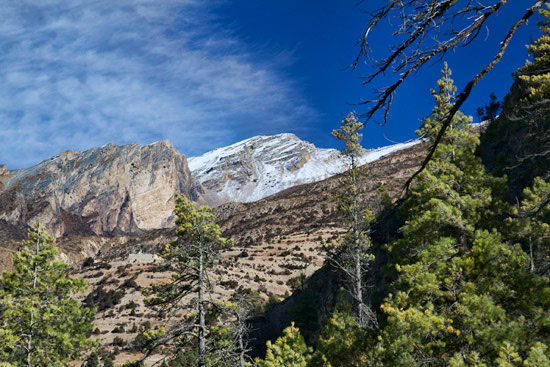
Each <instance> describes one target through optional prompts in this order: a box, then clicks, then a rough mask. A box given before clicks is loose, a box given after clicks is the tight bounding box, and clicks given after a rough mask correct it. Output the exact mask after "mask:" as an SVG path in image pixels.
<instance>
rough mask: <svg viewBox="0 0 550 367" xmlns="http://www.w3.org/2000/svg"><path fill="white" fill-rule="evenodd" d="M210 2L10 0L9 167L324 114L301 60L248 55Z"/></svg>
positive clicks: (192, 147)
mask: <svg viewBox="0 0 550 367" xmlns="http://www.w3.org/2000/svg"><path fill="white" fill-rule="evenodd" d="M204 3H210V4H213V3H214V2H199V1H195V0H181V1H175V0H163V1H158V0H117V1H111V0H82V1H76V0H52V1H49V0H35V1H10V2H5V3H3V4H2V7H0V163H5V164H8V166H10V167H12V168H14V167H25V166H29V165H32V164H34V163H37V162H38V161H39V160H41V159H45V158H47V157H49V156H51V155H53V154H56V153H58V152H60V151H62V150H65V149H75V150H82V149H87V148H90V147H93V146H100V145H103V144H105V143H107V142H110V141H114V142H117V143H119V144H125V143H131V142H136V141H137V142H140V143H143V144H146V143H150V142H153V141H156V140H159V139H165V138H168V139H170V140H171V141H172V143H173V144H174V145H175V146H176V147H177V148H178V149H179V150H180V151H181V152H183V153H185V154H187V155H195V154H199V153H202V152H203V151H205V150H208V149H213V148H216V147H219V146H222V145H224V144H229V143H232V142H234V141H235V140H237V139H240V138H244V137H248V136H250V135H254V134H259V133H274V132H279V131H286V130H289V129H290V128H291V127H295V126H299V125H301V124H303V123H304V121H307V120H309V121H313V120H314V119H315V114H316V112H315V111H314V110H313V109H312V108H311V107H309V105H308V103H307V101H306V100H305V98H304V97H303V96H302V93H301V91H300V90H299V86H298V84H297V82H295V81H292V80H290V78H289V77H288V75H286V74H285V72H284V67H285V66H288V63H289V62H291V61H290V60H291V57H289V56H288V55H285V54H270V52H265V50H263V51H264V52H261V55H257V54H255V53H253V52H252V51H249V45H246V44H245V43H243V42H242V41H241V40H239V39H238V37H236V36H235V35H234V34H233V33H232V32H231V31H230V30H227V29H225V27H224V26H223V24H222V23H220V22H219V19H217V18H216V16H214V15H213V13H212V12H211V11H210V10H211V9H208V7H207V6H205V5H204ZM210 6H212V5H210ZM294 130H295V129H294Z"/></svg>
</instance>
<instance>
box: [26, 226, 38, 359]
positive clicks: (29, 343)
mask: <svg viewBox="0 0 550 367" xmlns="http://www.w3.org/2000/svg"><path fill="white" fill-rule="evenodd" d="M38 234H39V236H38V240H37V241H36V250H35V252H36V259H38V254H39V252H40V229H38ZM36 259H35V262H34V266H33V274H32V290H33V295H34V292H35V290H36V285H37V283H38V265H37V263H36V261H37V260H36ZM33 333H34V304H33V305H32V306H31V320H30V324H29V335H28V336H27V367H32V337H33Z"/></svg>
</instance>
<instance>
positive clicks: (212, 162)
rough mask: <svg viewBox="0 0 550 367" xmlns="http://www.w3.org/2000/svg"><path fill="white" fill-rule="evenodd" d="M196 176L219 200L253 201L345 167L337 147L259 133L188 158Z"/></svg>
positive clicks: (371, 153) (374, 155)
mask: <svg viewBox="0 0 550 367" xmlns="http://www.w3.org/2000/svg"><path fill="white" fill-rule="evenodd" d="M419 142H420V141H419V140H413V141H409V142H405V143H400V144H394V145H390V146H386V147H382V148H378V149H372V150H367V151H366V152H365V154H363V155H362V156H361V157H360V158H359V162H360V164H365V163H369V162H373V161H375V160H378V159H380V158H382V157H384V156H386V155H388V154H390V153H393V152H396V151H399V150H402V149H406V148H408V147H411V146H413V145H415V144H418V143H419ZM188 162H189V169H190V170H191V175H192V177H194V178H195V179H196V180H197V181H198V182H200V183H201V184H202V185H203V187H204V188H206V189H207V190H209V191H210V192H211V193H213V194H215V195H216V196H217V197H218V199H219V201H220V202H227V201H237V202H252V201H257V200H260V199H263V198H265V197H267V196H270V195H273V194H275V193H277V192H279V191H282V190H284V189H287V188H289V187H292V186H295V185H299V184H304V183H310V182H315V181H320V180H323V179H325V178H327V177H330V176H334V175H336V174H339V173H342V172H344V171H345V170H346V169H347V168H348V165H347V162H346V159H345V157H342V156H341V155H340V153H339V152H338V151H337V150H336V149H323V148H317V147H316V146H315V145H313V144H311V143H308V142H306V141H303V140H301V139H299V138H298V137H297V136H296V135H294V134H288V133H287V134H279V135H273V136H256V137H253V138H250V139H246V140H243V141H240V142H238V143H235V144H232V145H230V146H227V147H225V148H219V149H215V150H213V151H210V152H207V153H205V154H203V155H201V156H200V157H192V158H189V159H188Z"/></svg>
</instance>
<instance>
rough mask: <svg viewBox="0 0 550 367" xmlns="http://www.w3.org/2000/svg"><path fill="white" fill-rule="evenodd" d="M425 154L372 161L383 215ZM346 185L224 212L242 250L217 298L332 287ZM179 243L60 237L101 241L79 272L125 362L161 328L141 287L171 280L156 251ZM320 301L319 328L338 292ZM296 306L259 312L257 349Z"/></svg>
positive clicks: (146, 236)
mask: <svg viewBox="0 0 550 367" xmlns="http://www.w3.org/2000/svg"><path fill="white" fill-rule="evenodd" d="M424 154H425V145H424V144H417V145H413V146H412V147H409V148H407V149H403V150H401V151H398V152H394V153H392V154H390V155H388V156H386V157H384V158H382V159H380V160H378V161H375V162H373V163H371V164H370V165H369V169H368V171H367V172H366V175H365V176H364V178H365V185H364V193H365V195H366V198H367V202H368V205H369V207H370V208H371V209H373V210H374V211H375V212H379V211H380V209H381V203H380V199H379V197H378V188H379V187H380V186H381V185H384V186H385V187H386V188H387V189H388V191H389V193H390V196H391V197H392V198H393V199H394V200H395V199H397V198H398V197H399V196H400V194H401V193H402V188H403V186H402V185H403V184H404V182H405V180H406V179H407V178H408V177H409V176H410V174H411V173H412V172H413V171H414V170H415V169H416V168H418V166H419V164H420V162H421V159H422V157H423V155H424ZM343 184H344V182H343V178H342V176H340V175H336V176H333V177H331V178H328V179H325V180H322V181H319V182H315V183H310V184H304V185H298V186H294V187H292V188H289V189H287V190H284V191H282V192H280V193H278V194H276V195H273V196H270V197H268V198H265V199H263V200H260V201H257V202H252V203H227V204H224V205H220V206H218V207H216V208H215V209H214V212H215V214H216V217H217V221H218V224H219V225H220V226H221V228H222V231H223V235H224V236H225V237H229V238H232V239H233V240H234V241H235V245H234V246H233V247H232V248H231V249H229V250H227V251H225V252H224V254H223V257H224V263H223V264H220V266H218V267H217V268H216V269H215V270H214V271H213V272H212V274H211V275H210V276H211V278H212V279H215V284H216V286H215V287H214V297H215V298H216V299H229V298H231V297H232V296H233V295H235V294H242V293H248V294H252V295H256V296H258V297H259V298H260V300H262V301H263V302H268V300H269V299H271V300H276V299H277V298H278V299H280V300H281V299H283V298H284V297H285V296H286V295H288V294H290V293H292V292H293V291H298V293H297V294H299V293H300V292H299V290H300V288H301V287H302V286H303V284H304V283H303V280H304V279H305V278H306V277H309V276H311V275H314V274H315V275H314V276H313V279H316V281H317V282H321V283H322V284H321V283H320V284H321V285H319V286H322V287H325V288H326V287H330V286H331V285H330V284H332V283H330V282H331V280H330V279H331V275H330V274H331V272H330V271H328V272H327V270H326V269H325V270H324V271H323V272H322V273H318V272H317V271H318V270H319V269H321V268H322V267H323V264H324V257H325V253H324V251H323V244H324V243H330V242H332V243H336V242H338V241H339V239H340V238H341V236H342V235H343V234H344V233H345V227H344V226H343V223H342V218H341V216H340V214H339V212H338V210H337V206H338V203H337V200H336V195H337V193H338V192H340V191H341V190H343ZM172 238H173V231H172V230H170V229H161V230H154V231H148V232H145V233H143V234H140V235H138V236H117V237H113V238H104V237H98V236H80V237H74V236H72V237H71V236H69V237H65V238H62V239H60V240H59V246H60V247H61V248H62V249H69V248H73V249H74V248H78V247H80V246H89V245H90V243H94V244H96V246H97V248H98V249H100V250H101V251H100V255H99V256H96V257H94V258H93V263H92V264H91V265H87V266H83V267H81V266H80V265H78V266H75V268H74V273H75V275H76V276H79V277H82V278H84V279H86V281H87V282H88V283H89V284H90V285H91V288H90V294H91V295H92V296H90V297H89V298H88V299H90V300H93V302H97V303H94V304H95V305H96V307H99V306H101V310H100V312H99V313H98V314H97V317H96V321H95V325H96V327H97V328H96V330H95V333H94V337H98V338H100V340H101V342H102V345H104V346H105V347H106V348H108V349H113V348H114V345H113V343H115V338H117V337H118V338H119V339H118V340H119V341H120V339H122V340H123V341H124V342H126V343H127V344H126V345H124V346H122V347H121V348H120V349H121V350H122V352H121V354H119V355H118V356H117V363H121V362H123V361H126V360H132V359H136V358H137V356H139V353H137V352H136V351H135V350H133V349H132V347H131V342H132V341H133V340H134V339H135V337H136V335H137V333H138V331H139V329H140V326H141V325H143V324H144V323H146V322H147V321H149V322H151V323H152V324H153V325H155V324H158V323H160V322H161V321H160V320H157V319H156V318H155V314H154V313H153V312H152V311H151V310H150V309H148V308H147V307H145V306H144V304H143V300H144V296H143V295H142V294H141V292H139V289H140V288H142V287H147V286H149V285H150V284H152V283H153V282H160V281H163V280H167V279H168V277H169V275H170V273H169V271H167V269H166V268H165V267H164V265H163V263H162V260H161V259H160V258H158V257H157V256H156V253H157V251H158V250H159V249H160V248H161V247H162V246H163V245H164V244H165V243H167V242H169V241H170V240H171V239H172ZM319 274H321V275H319ZM323 274H324V275H323ZM327 274H328V275H327ZM327 276H328V278H327ZM327 282H329V283H327ZM308 283H309V282H308ZM315 296H316V297H319V298H318V299H314V300H313V302H314V303H315V304H316V305H317V306H316V310H315V312H313V313H311V314H310V319H311V320H310V321H311V322H312V323H317V322H318V320H320V318H321V317H322V315H323V310H324V309H326V310H328V309H330V307H331V302H333V301H334V299H332V298H331V297H332V294H331V293H330V292H326V293H323V294H321V293H320V292H317V293H315ZM296 302H297V301H296V298H291V299H289V301H285V302H283V303H281V304H279V305H278V306H275V305H271V306H270V307H268V310H269V311H268V312H267V313H266V314H261V313H259V312H260V311H262V310H263V309H264V308H259V309H258V310H257V312H258V313H257V316H258V317H257V318H256V319H255V321H254V323H255V325H257V326H258V329H261V330H263V331H264V332H262V333H260V334H257V335H255V336H254V337H255V338H256V342H255V343H254V347H255V348H258V346H259V348H261V347H262V346H265V340H266V338H269V337H273V336H277V333H278V332H280V330H281V329H282V327H284V326H286V324H287V322H288V321H289V319H290V318H298V316H299V315H297V313H301V312H302V311H301V310H300V308H299V307H298V306H299V305H298V304H297V303H296ZM297 305H298V306H297ZM300 307H301V306H300ZM304 329H305V330H307V328H304ZM265 331H269V332H270V333H271V334H270V333H266V332H265Z"/></svg>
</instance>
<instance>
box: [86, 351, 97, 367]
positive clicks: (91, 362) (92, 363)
mask: <svg viewBox="0 0 550 367" xmlns="http://www.w3.org/2000/svg"><path fill="white" fill-rule="evenodd" d="M85 367H100V365H99V355H98V354H97V352H92V353H90V355H89V356H88V358H87V359H86V365H85Z"/></svg>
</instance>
